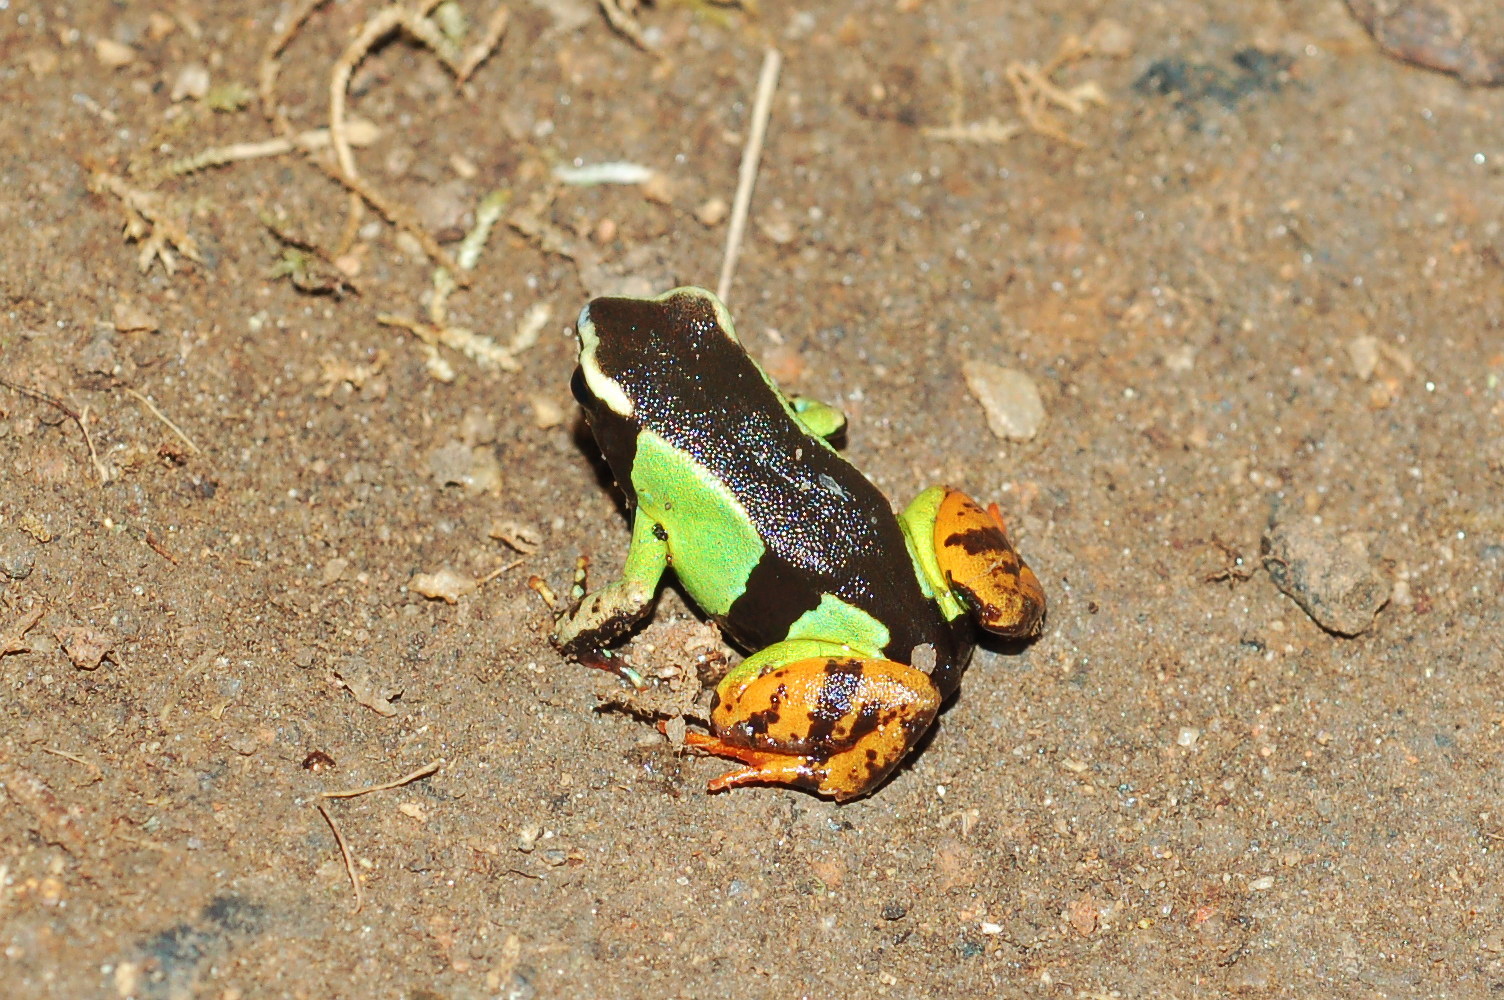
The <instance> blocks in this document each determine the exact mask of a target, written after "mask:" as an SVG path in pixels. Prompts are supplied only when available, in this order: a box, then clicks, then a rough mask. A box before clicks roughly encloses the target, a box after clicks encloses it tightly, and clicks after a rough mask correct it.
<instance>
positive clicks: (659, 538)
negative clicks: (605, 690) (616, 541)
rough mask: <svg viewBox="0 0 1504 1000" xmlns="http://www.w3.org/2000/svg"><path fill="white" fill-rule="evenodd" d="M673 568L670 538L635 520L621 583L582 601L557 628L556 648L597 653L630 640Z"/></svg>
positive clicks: (643, 519)
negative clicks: (666, 572) (660, 583)
mask: <svg viewBox="0 0 1504 1000" xmlns="http://www.w3.org/2000/svg"><path fill="white" fill-rule="evenodd" d="M667 566H668V536H667V535H666V534H665V533H664V531H663V528H662V527H661V526H660V525H659V524H658V523H657V522H655V521H654V520H653V519H652V518H650V517H648V516H646V515H645V514H643V513H642V511H640V510H639V511H638V512H637V514H636V516H635V517H634V518H633V520H632V547H631V548H630V549H628V550H627V561H626V564H625V565H624V566H623V567H622V570H621V577H620V578H619V579H617V580H615V581H614V582H612V583H608V584H607V585H606V586H604V587H601V588H600V589H599V590H596V591H593V592H591V593H589V594H586V595H584V596H583V597H582V598H580V602H579V603H578V604H576V605H575V606H574V607H573V608H571V609H570V610H569V611H567V612H565V613H564V614H563V615H560V616H559V620H558V621H557V622H556V623H555V624H554V634H553V641H554V645H556V646H558V647H559V649H561V650H563V651H564V652H565V653H566V654H569V655H578V654H580V653H584V652H593V651H595V650H598V649H602V648H604V647H606V646H609V645H610V644H611V643H612V642H614V641H615V640H617V639H619V638H621V637H622V636H623V635H625V634H626V633H627V632H628V631H629V630H630V629H631V628H632V626H633V625H634V624H635V623H636V622H637V621H638V619H640V618H641V617H642V616H643V615H644V614H646V613H647V611H648V609H649V607H651V606H652V603H653V598H654V596H655V595H656V594H657V593H658V581H659V580H660V579H662V577H663V571H664V569H666V568H667Z"/></svg>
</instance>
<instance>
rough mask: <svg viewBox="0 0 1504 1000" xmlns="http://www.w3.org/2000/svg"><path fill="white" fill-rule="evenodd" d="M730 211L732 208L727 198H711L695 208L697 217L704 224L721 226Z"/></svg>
mask: <svg viewBox="0 0 1504 1000" xmlns="http://www.w3.org/2000/svg"><path fill="white" fill-rule="evenodd" d="M730 213H731V208H730V206H728V205H727V204H726V199H725V198H711V199H710V200H709V201H707V202H705V203H704V204H703V205H701V206H700V207H699V208H697V209H695V218H697V219H699V220H700V224H701V225H703V226H719V225H720V224H721V223H723V222H725V221H726V216H727V215H729V214H730Z"/></svg>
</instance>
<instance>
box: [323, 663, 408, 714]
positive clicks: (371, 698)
mask: <svg viewBox="0 0 1504 1000" xmlns="http://www.w3.org/2000/svg"><path fill="white" fill-rule="evenodd" d="M334 676H335V677H338V678H339V682H340V683H341V684H343V685H344V686H345V687H346V688H347V689H349V691H350V696H351V697H352V698H354V699H355V700H356V701H358V702H360V703H361V704H362V705H364V706H365V707H366V708H369V709H370V710H371V711H373V712H375V713H376V714H377V715H383V716H386V717H387V718H390V717H392V716H394V715H396V714H397V709H396V706H394V705H393V704H392V700H393V699H394V698H400V697H401V696H402V689H401V688H400V687H394V686H392V685H390V684H388V683H386V682H385V681H384V680H383V679H381V678H379V677H377V676H376V670H375V668H374V667H372V666H371V665H370V664H369V663H367V662H366V661H365V660H362V659H358V658H354V657H352V658H350V659H348V660H346V661H345V662H344V663H343V664H342V665H341V666H340V667H338V668H337V669H336V670H335V671H334Z"/></svg>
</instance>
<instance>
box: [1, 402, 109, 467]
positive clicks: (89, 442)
mask: <svg viewBox="0 0 1504 1000" xmlns="http://www.w3.org/2000/svg"><path fill="white" fill-rule="evenodd" d="M0 385H3V386H5V387H6V388H7V389H10V390H13V391H15V392H19V393H20V394H21V395H23V396H29V397H30V398H32V399H35V400H36V401H37V402H39V403H46V404H47V405H48V406H51V407H55V408H56V409H58V410H60V411H61V412H62V413H63V414H64V415H66V416H67V417H68V418H69V419H70V420H72V421H73V422H74V423H75V424H77V425H78V430H79V433H81V434H82V435H83V436H84V444H85V445H86V446H87V447H88V449H89V461H90V462H92V463H93V464H94V474H95V475H96V476H98V477H99V481H100V482H101V483H107V482H109V481H110V472H109V470H108V469H106V468H105V467H104V465H103V463H101V462H100V461H99V453H98V452H96V451H95V450H94V438H93V437H92V436H91V435H90V434H89V408H88V407H87V406H86V407H84V408H83V410H82V412H80V411H79V410H75V409H74V408H73V407H71V406H69V405H68V404H67V403H65V402H63V401H62V400H61V399H58V398H57V397H56V396H52V395H49V394H48V393H45V392H43V391H42V390H40V389H33V388H31V387H30V386H25V385H21V384H19V383H16V382H12V381H10V380H9V379H4V378H0Z"/></svg>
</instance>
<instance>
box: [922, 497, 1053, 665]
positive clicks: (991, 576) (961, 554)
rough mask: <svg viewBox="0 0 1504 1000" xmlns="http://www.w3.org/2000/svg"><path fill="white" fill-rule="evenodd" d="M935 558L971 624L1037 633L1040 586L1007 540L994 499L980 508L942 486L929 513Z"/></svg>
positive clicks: (1012, 633)
mask: <svg viewBox="0 0 1504 1000" xmlns="http://www.w3.org/2000/svg"><path fill="white" fill-rule="evenodd" d="M935 560H936V561H937V562H938V563H939V564H940V571H941V572H942V573H944V574H945V578H946V580H947V581H948V582H949V584H950V586H951V589H952V590H953V591H955V592H956V593H957V595H958V596H960V598H961V599H962V601H964V602H965V603H966V604H967V606H968V607H969V608H970V609H971V612H972V615H973V617H974V618H975V619H976V622H977V624H979V625H981V626H982V627H983V628H985V629H987V630H989V631H991V632H996V633H998V634H999V635H1007V636H1019V637H1022V636H1030V635H1037V634H1038V633H1039V630H1040V628H1041V627H1042V625H1043V622H1044V588H1043V587H1041V586H1040V584H1039V578H1038V577H1036V576H1035V575H1034V571H1033V570H1031V569H1030V568H1029V566H1028V564H1027V563H1025V562H1024V561H1023V558H1022V557H1021V556H1019V554H1018V552H1017V551H1016V550H1015V549H1014V548H1013V543H1012V542H1010V541H1008V532H1007V529H1005V528H1004V527H1003V516H1002V513H1001V512H1000V511H999V510H998V507H997V504H993V505H992V506H991V507H990V508H989V509H988V510H983V509H982V507H981V505H979V504H978V503H977V502H976V501H975V500H972V499H971V498H970V497H968V496H967V495H966V494H964V493H961V492H959V491H958V490H947V491H946V495H945V499H944V500H943V501H941V503H940V509H939V511H938V512H937V513H936V515H935Z"/></svg>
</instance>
